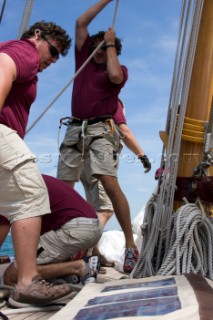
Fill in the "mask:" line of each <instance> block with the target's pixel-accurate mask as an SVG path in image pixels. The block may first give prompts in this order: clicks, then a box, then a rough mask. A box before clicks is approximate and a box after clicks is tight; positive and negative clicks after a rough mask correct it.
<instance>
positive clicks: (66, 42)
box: [21, 20, 72, 56]
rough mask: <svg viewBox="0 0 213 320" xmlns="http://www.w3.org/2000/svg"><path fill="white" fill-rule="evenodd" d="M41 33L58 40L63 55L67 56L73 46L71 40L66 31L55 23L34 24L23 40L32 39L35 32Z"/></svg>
mask: <svg viewBox="0 0 213 320" xmlns="http://www.w3.org/2000/svg"><path fill="white" fill-rule="evenodd" d="M36 29H38V30H40V31H41V34H43V35H46V36H47V37H48V36H49V37H50V38H51V39H54V40H56V41H57V42H58V43H59V45H60V47H61V55H62V56H66V55H67V53H68V50H69V48H70V46H71V41H72V40H71V38H70V37H69V35H68V34H67V33H66V31H65V30H64V29H62V28H61V27H60V26H58V25H57V24H55V23H53V22H45V21H44V20H42V21H39V22H36V23H34V24H33V25H32V26H31V27H30V28H29V29H28V30H27V31H25V32H24V33H23V34H22V36H21V39H24V38H32V37H33V36H34V34H35V30H36Z"/></svg>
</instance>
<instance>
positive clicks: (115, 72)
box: [107, 47, 123, 84]
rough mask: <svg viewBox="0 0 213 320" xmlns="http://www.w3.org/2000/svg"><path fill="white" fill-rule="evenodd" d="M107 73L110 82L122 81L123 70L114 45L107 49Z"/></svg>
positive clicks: (117, 82)
mask: <svg viewBox="0 0 213 320" xmlns="http://www.w3.org/2000/svg"><path fill="white" fill-rule="evenodd" d="M107 73H108V76H109V79H110V81H111V82H113V83H115V84H120V83H122V81H123V72H122V70H121V66H120V63H119V61H118V56H117V53H116V49H115V48H114V47H109V48H108V49H107Z"/></svg>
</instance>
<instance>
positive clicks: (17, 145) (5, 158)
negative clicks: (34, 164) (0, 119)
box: [0, 128, 36, 171]
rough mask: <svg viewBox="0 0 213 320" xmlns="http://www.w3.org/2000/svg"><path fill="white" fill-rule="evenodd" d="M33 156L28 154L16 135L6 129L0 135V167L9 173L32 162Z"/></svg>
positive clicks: (24, 145)
mask: <svg viewBox="0 0 213 320" xmlns="http://www.w3.org/2000/svg"><path fill="white" fill-rule="evenodd" d="M35 159H36V157H35V155H34V154H32V153H31V152H30V150H29V149H28V147H27V145H26V144H25V142H24V141H23V140H22V139H21V138H20V137H19V136H18V134H17V133H16V132H15V131H14V130H11V129H10V128H6V129H5V130H4V131H3V132H1V134H0V165H1V166H2V167H3V168H4V169H6V170H9V171H12V170H13V169H14V168H15V167H17V166H19V165H20V164H22V163H24V162H26V161H32V160H33V161H34V160H35Z"/></svg>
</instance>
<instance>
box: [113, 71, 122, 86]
mask: <svg viewBox="0 0 213 320" xmlns="http://www.w3.org/2000/svg"><path fill="white" fill-rule="evenodd" d="M110 81H111V82H113V83H115V84H121V83H122V82H123V74H121V73H119V72H115V73H113V74H111V75H110Z"/></svg>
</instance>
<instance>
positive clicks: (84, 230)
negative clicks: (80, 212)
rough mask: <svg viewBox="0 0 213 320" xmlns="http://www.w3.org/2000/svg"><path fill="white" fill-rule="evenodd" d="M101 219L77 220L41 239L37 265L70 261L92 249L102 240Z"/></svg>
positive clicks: (48, 233) (44, 235)
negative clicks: (79, 253) (72, 257)
mask: <svg viewBox="0 0 213 320" xmlns="http://www.w3.org/2000/svg"><path fill="white" fill-rule="evenodd" d="M101 234H102V228H101V226H100V222H99V219H92V218H76V219H72V220H70V221H69V222H67V223H65V224H64V225H63V226H62V227H61V228H60V229H58V230H56V231H49V232H47V233H45V234H43V235H42V236H41V237H40V241H39V246H38V252H40V253H39V254H38V257H37V263H38V264H47V263H55V262H62V261H66V260H68V259H69V258H70V257H71V256H74V255H76V254H77V253H78V252H80V251H85V250H87V249H90V248H92V247H93V246H94V245H96V244H97V243H98V241H99V240H100V238H101Z"/></svg>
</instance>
